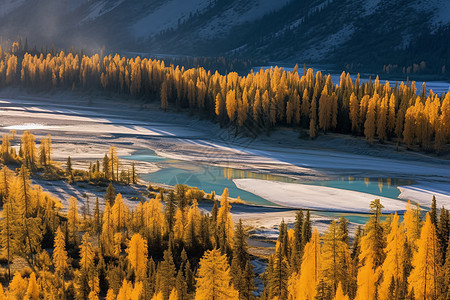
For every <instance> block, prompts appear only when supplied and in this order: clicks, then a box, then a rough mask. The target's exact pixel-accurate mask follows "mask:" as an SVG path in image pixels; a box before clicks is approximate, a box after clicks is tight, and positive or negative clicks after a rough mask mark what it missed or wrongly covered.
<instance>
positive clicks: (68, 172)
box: [66, 156, 75, 183]
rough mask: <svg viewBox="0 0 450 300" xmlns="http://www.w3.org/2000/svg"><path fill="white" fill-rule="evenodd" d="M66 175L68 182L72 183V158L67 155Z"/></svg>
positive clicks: (73, 179)
mask: <svg viewBox="0 0 450 300" xmlns="http://www.w3.org/2000/svg"><path fill="white" fill-rule="evenodd" d="M66 175H67V178H68V179H69V183H73V182H74V181H75V178H74V176H73V170H72V160H71V159H70V156H69V157H67V164H66Z"/></svg>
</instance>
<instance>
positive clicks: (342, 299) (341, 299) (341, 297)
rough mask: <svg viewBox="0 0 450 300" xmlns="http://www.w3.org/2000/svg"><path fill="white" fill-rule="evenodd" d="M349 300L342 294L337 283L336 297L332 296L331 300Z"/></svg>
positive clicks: (340, 286) (340, 287)
mask: <svg viewBox="0 0 450 300" xmlns="http://www.w3.org/2000/svg"><path fill="white" fill-rule="evenodd" d="M349 299H350V298H349V297H348V295H345V294H344V291H343V290H342V285H341V283H339V285H338V288H337V290H336V295H335V296H334V299H333V300H349Z"/></svg>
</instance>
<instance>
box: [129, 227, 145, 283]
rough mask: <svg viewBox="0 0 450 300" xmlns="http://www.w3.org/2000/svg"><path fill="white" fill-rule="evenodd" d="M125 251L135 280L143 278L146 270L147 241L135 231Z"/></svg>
mask: <svg viewBox="0 0 450 300" xmlns="http://www.w3.org/2000/svg"><path fill="white" fill-rule="evenodd" d="M126 251H127V254H128V256H127V258H128V260H129V261H130V264H131V266H132V267H133V270H134V273H135V274H136V278H137V280H143V279H144V278H145V276H146V271H147V242H146V241H145V240H144V239H143V238H142V237H141V235H140V234H139V233H135V234H133V236H132V237H131V240H130V242H129V246H128V248H127V250H126Z"/></svg>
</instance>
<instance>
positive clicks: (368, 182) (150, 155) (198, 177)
mask: <svg viewBox="0 0 450 300" xmlns="http://www.w3.org/2000/svg"><path fill="white" fill-rule="evenodd" d="M122 158H124V159H133V160H140V161H148V162H154V163H156V164H157V165H158V167H160V168H161V170H159V171H157V172H154V173H148V174H144V175H141V177H142V178H143V179H144V180H147V181H150V182H156V183H162V184H168V185H176V184H186V185H189V186H195V187H198V188H199V189H201V190H203V191H205V192H206V193H210V192H211V191H215V192H216V194H217V195H220V194H221V193H222V192H223V190H224V188H228V190H229V193H230V196H231V197H233V198H237V197H238V196H239V197H241V199H242V200H244V201H245V202H247V203H250V204H257V205H268V206H277V205H276V204H274V203H272V202H269V201H267V200H265V199H263V198H261V197H259V196H257V195H254V194H252V193H250V192H247V191H244V190H241V189H239V188H238V187H236V185H235V184H234V182H233V181H232V180H233V179H241V178H254V179H262V180H273V181H281V182H291V183H303V184H311V185H320V186H327V187H333V188H339V189H346V190H352V191H358V192H364V193H368V194H372V195H374V196H383V197H387V198H392V199H396V198H397V197H398V195H399V194H400V190H399V189H398V188H397V186H399V185H409V184H412V182H409V181H407V180H396V179H390V178H352V177H340V178H335V179H333V180H326V181H314V182H311V181H309V182H302V181H297V180H295V179H292V178H288V177H283V176H276V175H270V174H260V173H254V172H249V171H243V170H238V169H233V168H225V167H217V166H210V165H204V164H200V163H196V162H189V161H180V160H174V159H167V158H164V157H160V156H158V155H156V154H155V152H153V151H150V150H142V151H137V152H135V153H134V154H133V155H131V156H125V157H122ZM326 214H327V215H329V214H332V215H333V216H334V215H336V216H337V217H339V216H340V215H342V213H331V212H330V213H326ZM346 217H347V218H348V219H349V221H352V222H356V223H362V221H364V220H367V215H364V214H361V215H359V214H346Z"/></svg>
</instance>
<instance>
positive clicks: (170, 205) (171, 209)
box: [164, 191, 176, 232]
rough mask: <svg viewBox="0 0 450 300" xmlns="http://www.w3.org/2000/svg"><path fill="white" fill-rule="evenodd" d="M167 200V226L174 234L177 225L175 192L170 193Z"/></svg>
mask: <svg viewBox="0 0 450 300" xmlns="http://www.w3.org/2000/svg"><path fill="white" fill-rule="evenodd" d="M165 199H166V205H165V206H164V214H165V217H166V221H167V225H168V226H169V232H172V230H173V226H174V223H175V212H176V202H175V194H174V192H173V191H171V192H170V193H169V197H167V198H165Z"/></svg>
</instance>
